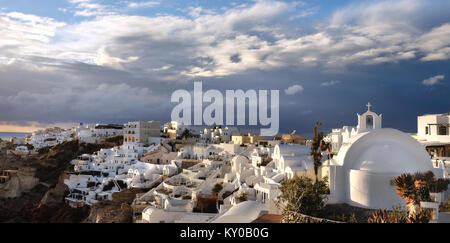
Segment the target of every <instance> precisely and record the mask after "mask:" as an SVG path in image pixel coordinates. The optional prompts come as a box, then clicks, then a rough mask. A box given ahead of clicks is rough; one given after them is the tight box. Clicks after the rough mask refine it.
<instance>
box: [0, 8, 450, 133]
mask: <svg viewBox="0 0 450 243" xmlns="http://www.w3.org/2000/svg"><path fill="white" fill-rule="evenodd" d="M449 9H450V1H448V0H442V1H441V0H435V1H428V0H407V1H405V0H399V1H361V0H360V1H352V0H343V1H334V0H330V1H318V0H316V1H269V0H268V1H263V0H257V1H230V0H228V1H225V0H214V1H213V0H196V1H195V0H194V1H184V0H167V1H164V0H153V1H148V0H142V1H138V0H134V1H112V0H103V1H101V0H40V1H31V0H0V85H1V86H0V87H1V89H0V131H2V132H5V131H14V132H21V131H23V132H30V131H32V130H35V129H37V128H40V127H48V126H54V125H58V126H71V125H73V124H78V123H80V122H84V123H125V122H127V121H134V120H160V121H169V120H170V113H171V110H172V108H173V107H174V106H175V105H176V103H171V102H170V97H171V94H172V92H174V91H175V90H177V89H186V90H193V83H194V82H195V81H202V82H203V89H204V90H207V89H218V90H220V91H224V90H227V89H242V90H248V89H256V90H272V89H277V90H280V132H291V131H292V130H294V129H295V130H297V132H298V133H303V134H310V133H311V132H312V128H313V126H314V123H315V122H316V121H321V122H322V123H323V126H322V130H324V131H326V132H329V131H330V130H331V129H332V128H338V127H342V126H344V125H350V126H351V125H356V123H357V120H356V119H357V116H356V114H357V113H359V114H362V113H363V112H365V110H366V109H367V108H366V106H365V105H366V104H367V103H368V102H370V103H371V104H372V105H373V106H372V110H373V111H375V112H377V113H382V114H383V126H384V127H392V128H397V129H400V130H402V131H405V132H416V130H417V116H418V115H422V114H428V113H445V112H449V111H450V92H449V90H450V80H449V79H450V14H449Z"/></svg>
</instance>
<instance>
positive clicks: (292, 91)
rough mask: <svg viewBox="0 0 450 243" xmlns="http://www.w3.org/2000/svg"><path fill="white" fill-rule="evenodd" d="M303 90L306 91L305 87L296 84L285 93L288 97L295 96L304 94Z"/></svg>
mask: <svg viewBox="0 0 450 243" xmlns="http://www.w3.org/2000/svg"><path fill="white" fill-rule="evenodd" d="M303 90H304V88H303V86H301V85H298V84H294V85H292V86H290V87H289V88H287V89H285V90H284V93H285V94H286V95H294V94H297V93H300V92H302V91H303Z"/></svg>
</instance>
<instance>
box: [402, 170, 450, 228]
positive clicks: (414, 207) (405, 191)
mask: <svg viewBox="0 0 450 243" xmlns="http://www.w3.org/2000/svg"><path fill="white" fill-rule="evenodd" d="M393 182H394V186H395V187H396V192H397V195H399V196H400V197H401V198H403V199H405V201H406V206H407V207H408V209H409V210H408V211H409V213H408V221H411V222H422V221H423V220H424V217H428V216H429V214H428V213H427V212H425V210H422V209H421V208H420V202H421V201H425V202H427V201H428V202H429V201H431V196H430V192H436V193H439V192H443V191H445V190H447V188H448V185H449V183H450V180H449V179H442V178H439V179H436V178H434V174H433V172H431V171H427V172H425V173H419V172H418V173H415V174H414V175H411V174H407V173H405V174H401V175H400V176H398V177H396V178H395V179H394V181H393Z"/></svg>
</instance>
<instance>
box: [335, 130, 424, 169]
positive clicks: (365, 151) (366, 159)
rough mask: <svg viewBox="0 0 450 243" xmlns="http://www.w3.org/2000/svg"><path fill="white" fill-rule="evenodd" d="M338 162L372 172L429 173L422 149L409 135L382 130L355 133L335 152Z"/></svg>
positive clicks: (397, 131)
mask: <svg viewBox="0 0 450 243" xmlns="http://www.w3.org/2000/svg"><path fill="white" fill-rule="evenodd" d="M337 160H340V161H339V162H338V163H339V164H341V165H343V166H344V167H345V168H347V169H353V170H364V171H369V172H373V173H415V172H418V171H427V170H433V166H432V164H431V162H430V158H429V156H428V153H427V152H426V150H425V148H424V147H423V146H422V145H421V144H420V143H419V142H417V141H416V140H415V139H414V138H412V137H411V136H410V135H408V134H406V133H403V132H401V131H399V130H396V129H391V128H383V129H376V130H373V131H371V132H366V133H362V134H359V135H357V136H355V137H354V138H352V140H351V143H349V144H346V145H344V146H342V148H341V150H339V153H338V156H337Z"/></svg>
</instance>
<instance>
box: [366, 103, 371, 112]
mask: <svg viewBox="0 0 450 243" xmlns="http://www.w3.org/2000/svg"><path fill="white" fill-rule="evenodd" d="M366 106H367V110H368V111H370V107H371V106H372V105H371V104H370V102H369V103H367V105H366Z"/></svg>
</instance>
